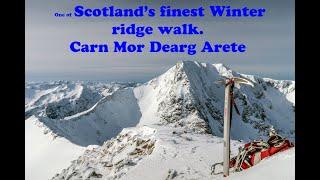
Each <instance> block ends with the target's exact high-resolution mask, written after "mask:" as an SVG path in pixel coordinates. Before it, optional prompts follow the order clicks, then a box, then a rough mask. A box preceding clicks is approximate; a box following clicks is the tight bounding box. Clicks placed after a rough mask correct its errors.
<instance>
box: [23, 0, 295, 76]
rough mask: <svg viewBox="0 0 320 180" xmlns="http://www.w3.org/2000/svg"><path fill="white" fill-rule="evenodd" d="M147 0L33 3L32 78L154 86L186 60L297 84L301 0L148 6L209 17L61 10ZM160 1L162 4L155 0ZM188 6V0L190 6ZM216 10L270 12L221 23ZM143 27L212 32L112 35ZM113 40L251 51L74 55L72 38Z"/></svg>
mask: <svg viewBox="0 0 320 180" xmlns="http://www.w3.org/2000/svg"><path fill="white" fill-rule="evenodd" d="M143 2H144V1H140V3H139V2H131V1H121V0H118V1H102V0H90V1H89V0H88V1H80V0H78V1H77V0H75V1H70V0H55V1H52V0H28V1H26V17H25V18H26V57H25V62H26V80H35V81H41V80H44V81H48V80H105V81H138V82H143V81H147V80H149V79H150V78H153V77H155V76H157V75H160V74H161V73H163V72H165V71H166V70H167V69H169V68H170V67H172V66H173V65H175V64H176V62H177V61H182V60H196V61H200V62H209V63H224V64H226V65H227V66H229V67H230V68H232V69H234V70H236V71H239V72H241V73H246V74H254V75H259V76H265V77H270V78H275V79H290V80H294V78H295V77H294V69H295V65H294V63H295V38H294V33H295V29H294V26H295V22H294V18H295V14H294V8H295V7H294V1H293V0H282V1H277V0H268V1H267V0H259V1H258V0H256V1H254V0H246V1H231V0H229V1H228V0H225V1H217V0H214V1H182V0H181V1H179V0H178V1H172V2H169V3H165V2H166V1H161V2H159V1H154V2H150V1H148V3H146V4H147V5H149V6H151V7H154V8H156V9H157V8H158V7H159V6H160V5H171V6H172V7H179V8H188V7H189V8H190V7H193V8H197V7H200V6H203V7H204V8H206V11H208V12H207V13H206V17H205V18H170V19H168V18H167V19H166V18H162V19H160V18H156V17H153V18H150V17H145V18H126V19H125V18H95V19H92V18H82V19H76V18H68V19H65V18H61V19H60V18H56V17H54V16H53V14H54V13H55V12H58V11H59V12H72V10H73V8H74V6H75V5H76V4H83V5H85V6H88V7H97V8H99V7H100V8H101V7H104V6H110V5H114V6H119V7H122V8H130V7H131V8H133V7H136V6H137V5H140V4H144V3H143ZM155 2H157V3H155ZM182 2H183V3H182ZM210 5H231V6H233V7H243V6H247V7H249V8H250V7H252V8H253V7H254V8H259V7H263V8H266V9H267V12H266V15H265V16H264V17H262V18H218V17H210V16H209V8H208V6H210ZM121 23H124V24H131V23H136V24H138V25H150V26H153V27H156V26H157V25H159V24H160V25H181V24H183V23H193V24H194V25H196V26H199V27H200V28H201V30H203V31H204V34H203V35H201V36H190V35H186V36H183V35H182V36H175V35H169V36H161V35H160V34H158V33H155V34H153V35H152V36H148V37H143V38H137V37H135V36H130V35H125V36H115V35H111V27H112V26H114V25H120V24H121ZM75 40H77V41H81V42H94V43H108V44H112V42H113V41H114V40H118V41H124V40H126V41H128V42H132V43H141V42H144V43H146V44H147V43H148V42H149V41H151V40H158V41H161V42H167V43H169V44H170V43H171V44H172V43H197V44H198V45H199V46H200V45H201V44H202V43H203V42H204V41H206V40H208V41H210V42H212V43H232V42H238V43H245V44H246V45H247V51H246V52H245V53H241V54H239V53H234V54H232V53H220V54H216V53H211V54H203V53H197V54H196V55H193V56H190V55H187V54H172V53H171V54H168V53H157V54H152V53H148V52H146V53H142V54H130V53H112V52H110V53H106V54H73V53H72V52H71V51H70V50H69V44H70V42H72V41H75Z"/></svg>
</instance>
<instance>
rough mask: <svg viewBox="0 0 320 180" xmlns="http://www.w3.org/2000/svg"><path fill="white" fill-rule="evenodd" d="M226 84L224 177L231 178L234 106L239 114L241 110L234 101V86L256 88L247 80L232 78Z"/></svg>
mask: <svg viewBox="0 0 320 180" xmlns="http://www.w3.org/2000/svg"><path fill="white" fill-rule="evenodd" d="M224 84H225V101H224V124H223V176H224V177H226V176H229V167H230V126H231V115H232V108H231V107H232V106H234V107H235V109H236V111H237V113H238V114H240V113H239V110H238V108H237V106H236V105H235V102H234V99H233V87H234V84H247V85H250V86H254V85H253V83H252V82H251V81H250V80H248V79H245V78H240V77H232V78H227V79H226V80H225V81H224Z"/></svg>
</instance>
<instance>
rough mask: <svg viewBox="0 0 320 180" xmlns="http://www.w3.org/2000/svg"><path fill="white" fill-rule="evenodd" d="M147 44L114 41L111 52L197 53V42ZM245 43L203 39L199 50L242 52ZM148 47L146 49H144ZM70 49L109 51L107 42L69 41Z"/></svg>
mask: <svg viewBox="0 0 320 180" xmlns="http://www.w3.org/2000/svg"><path fill="white" fill-rule="evenodd" d="M148 45H149V46H148V47H146V45H145V44H132V43H128V42H126V41H122V42H118V41H114V43H113V49H112V52H123V53H125V52H129V53H142V52H146V51H147V52H150V53H187V54H188V55H195V54H196V53H197V44H168V43H163V42H159V41H150V42H149V44H148ZM246 48H247V47H246V45H245V44H238V43H236V42H233V43H223V44H221V43H211V42H209V41H205V42H204V43H203V44H201V46H200V49H198V50H199V51H200V52H204V53H206V52H207V53H219V52H224V53H237V52H239V53H243V52H245V51H246ZM145 49H148V50H145ZM70 50H71V51H72V52H74V53H108V52H110V49H109V45H108V44H88V43H81V42H79V41H74V42H71V43H70Z"/></svg>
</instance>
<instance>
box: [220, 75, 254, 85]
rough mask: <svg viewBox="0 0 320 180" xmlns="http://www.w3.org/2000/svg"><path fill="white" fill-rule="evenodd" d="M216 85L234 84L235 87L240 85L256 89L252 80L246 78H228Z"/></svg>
mask: <svg viewBox="0 0 320 180" xmlns="http://www.w3.org/2000/svg"><path fill="white" fill-rule="evenodd" d="M215 83H216V84H224V85H226V86H227V85H229V84H234V85H235V86H240V84H247V85H249V86H252V87H254V84H253V82H252V81H251V80H249V79H247V78H244V77H227V78H225V79H220V80H217V81H215Z"/></svg>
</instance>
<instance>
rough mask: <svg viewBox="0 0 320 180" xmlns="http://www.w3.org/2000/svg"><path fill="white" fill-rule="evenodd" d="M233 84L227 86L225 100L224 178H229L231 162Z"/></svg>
mask: <svg viewBox="0 0 320 180" xmlns="http://www.w3.org/2000/svg"><path fill="white" fill-rule="evenodd" d="M230 92H231V84H226V87H225V100H224V126H223V176H229V162H230V112H231V94H230Z"/></svg>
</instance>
